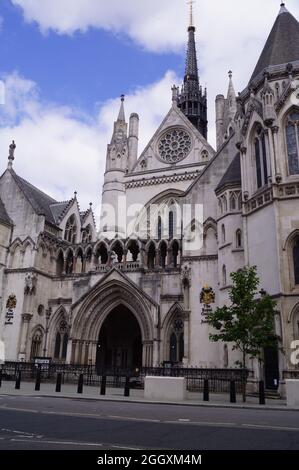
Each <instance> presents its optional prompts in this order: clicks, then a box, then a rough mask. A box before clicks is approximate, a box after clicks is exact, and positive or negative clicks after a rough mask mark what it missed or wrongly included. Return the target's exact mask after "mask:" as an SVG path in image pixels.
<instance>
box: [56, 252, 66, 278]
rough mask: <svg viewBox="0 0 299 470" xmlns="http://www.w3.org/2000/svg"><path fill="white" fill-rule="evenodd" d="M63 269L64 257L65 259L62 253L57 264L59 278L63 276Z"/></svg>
mask: <svg viewBox="0 0 299 470" xmlns="http://www.w3.org/2000/svg"><path fill="white" fill-rule="evenodd" d="M63 267H64V257H63V253H62V252H61V251H60V252H59V255H58V258H57V264H56V273H57V276H61V275H62V274H63Z"/></svg>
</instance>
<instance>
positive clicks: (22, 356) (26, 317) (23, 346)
mask: <svg viewBox="0 0 299 470" xmlns="http://www.w3.org/2000/svg"><path fill="white" fill-rule="evenodd" d="M32 317H33V315H32V314H31V313H23V314H22V327H21V341H20V350H19V361H22V360H24V361H26V359H27V357H26V350H27V339H28V330H29V323H30V320H31V318H32Z"/></svg>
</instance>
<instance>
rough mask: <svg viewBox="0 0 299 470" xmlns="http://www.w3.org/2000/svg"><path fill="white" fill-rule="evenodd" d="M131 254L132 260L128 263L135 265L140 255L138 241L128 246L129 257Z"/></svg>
mask: <svg viewBox="0 0 299 470" xmlns="http://www.w3.org/2000/svg"><path fill="white" fill-rule="evenodd" d="M129 254H130V256H131V260H128V261H133V263H136V262H137V261H138V258H139V255H140V249H139V245H138V243H137V241H136V240H131V241H130V243H129V244H128V255H129Z"/></svg>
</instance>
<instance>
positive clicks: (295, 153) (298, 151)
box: [286, 111, 299, 175]
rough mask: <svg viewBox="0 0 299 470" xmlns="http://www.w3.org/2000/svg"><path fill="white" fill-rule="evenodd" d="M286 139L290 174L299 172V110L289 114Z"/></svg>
mask: <svg viewBox="0 0 299 470" xmlns="http://www.w3.org/2000/svg"><path fill="white" fill-rule="evenodd" d="M286 141H287V150H288V162H289V174H290V175H298V174H299V111H293V112H292V113H291V114H290V115H289V116H288V122H287V126H286Z"/></svg>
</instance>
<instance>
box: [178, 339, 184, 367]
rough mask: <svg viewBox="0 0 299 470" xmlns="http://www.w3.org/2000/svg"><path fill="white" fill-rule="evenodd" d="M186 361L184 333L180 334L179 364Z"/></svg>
mask: <svg viewBox="0 0 299 470" xmlns="http://www.w3.org/2000/svg"><path fill="white" fill-rule="evenodd" d="M183 359H184V333H181V334H180V338H179V362H182V361H183Z"/></svg>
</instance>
